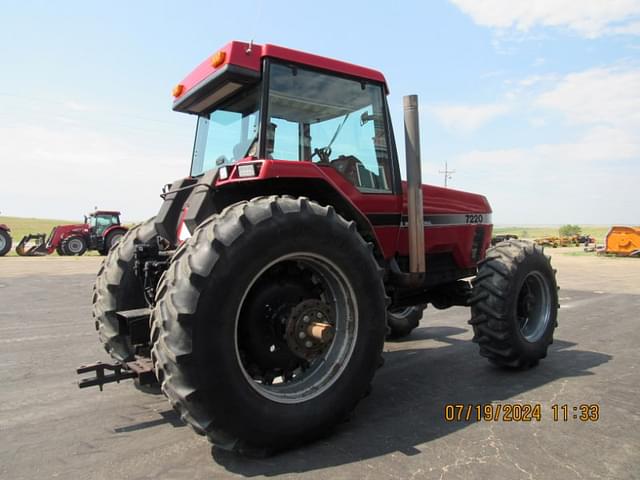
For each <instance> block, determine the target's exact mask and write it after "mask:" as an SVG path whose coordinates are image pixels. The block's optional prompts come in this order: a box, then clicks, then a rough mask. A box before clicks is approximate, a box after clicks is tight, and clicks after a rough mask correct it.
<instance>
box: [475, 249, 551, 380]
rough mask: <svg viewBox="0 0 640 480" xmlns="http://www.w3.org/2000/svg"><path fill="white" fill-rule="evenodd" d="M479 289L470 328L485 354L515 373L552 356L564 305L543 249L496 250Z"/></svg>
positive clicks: (482, 273)
mask: <svg viewBox="0 0 640 480" xmlns="http://www.w3.org/2000/svg"><path fill="white" fill-rule="evenodd" d="M473 285H474V289H473V295H472V297H471V299H470V301H469V303H470V304H471V320H470V321H469V323H470V324H471V325H473V332H474V337H473V341H474V342H476V343H478V344H479V346H480V355H482V356H484V357H486V358H488V359H489V361H490V362H491V363H493V364H495V365H498V366H501V367H511V368H528V367H532V366H535V365H537V364H538V362H539V360H540V359H542V358H545V357H546V356H547V349H548V347H549V345H550V344H551V343H553V332H554V330H555V328H556V326H557V325H558V322H557V317H558V306H559V305H558V287H557V285H556V278H555V270H554V269H553V268H552V267H551V262H550V259H549V257H547V256H545V255H544V253H543V250H542V248H541V247H539V246H537V245H535V244H533V243H531V242H526V241H523V240H508V241H505V242H502V243H499V244H498V245H496V246H495V247H493V248H490V249H489V250H488V251H487V256H486V258H485V260H483V261H482V262H481V265H480V268H479V269H478V275H477V276H476V278H475V279H474V280H473Z"/></svg>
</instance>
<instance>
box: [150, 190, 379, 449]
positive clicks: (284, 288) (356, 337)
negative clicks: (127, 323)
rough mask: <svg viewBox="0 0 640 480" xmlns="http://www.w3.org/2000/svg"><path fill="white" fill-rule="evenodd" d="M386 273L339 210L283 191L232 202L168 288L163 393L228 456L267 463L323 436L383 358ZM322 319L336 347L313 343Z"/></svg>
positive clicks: (159, 307)
mask: <svg viewBox="0 0 640 480" xmlns="http://www.w3.org/2000/svg"><path fill="white" fill-rule="evenodd" d="M381 273H382V271H381V269H380V268H379V267H378V265H377V264H376V262H375V260H374V258H373V255H372V254H371V251H370V250H369V249H368V248H367V245H366V244H365V242H364V241H363V239H362V238H361V237H360V235H359V234H358V233H357V230H356V228H355V224H354V223H353V222H347V221H346V220H345V219H343V218H342V217H340V216H339V215H338V214H336V213H335V211H334V210H333V208H332V207H322V206H320V205H318V204H317V203H315V202H312V201H309V200H308V199H306V198H292V197H275V196H274V197H268V198H267V197H261V198H256V199H253V200H251V201H249V202H241V203H239V204H235V205H232V206H230V207H228V208H226V209H225V210H224V211H223V212H222V213H221V214H219V215H217V216H214V217H211V218H210V219H208V220H207V221H205V222H203V224H201V225H200V226H199V227H198V228H197V230H196V231H195V232H194V235H193V236H192V237H191V238H190V239H189V240H187V241H186V242H185V244H184V245H183V246H182V248H181V249H179V251H178V252H177V253H176V255H175V257H174V260H173V262H172V264H171V265H170V267H169V269H168V270H167V273H166V275H165V276H164V278H163V280H162V281H161V282H160V286H159V288H158V295H157V298H156V300H157V302H156V307H155V308H154V310H153V315H152V325H153V327H152V334H151V338H152V341H153V342H154V346H153V349H152V359H153V361H154V365H155V369H156V376H157V378H158V380H159V381H160V382H161V385H162V391H163V392H164V393H165V394H166V396H167V397H168V398H169V400H170V402H171V403H172V404H173V406H174V407H175V408H176V409H177V410H178V411H179V412H180V414H181V416H182V418H183V419H184V420H185V421H186V422H187V423H189V424H190V425H191V426H192V427H193V428H194V429H195V430H196V432H198V433H200V434H203V435H207V437H208V438H209V440H210V441H212V442H213V443H214V444H215V445H217V446H218V447H221V448H224V449H229V450H234V451H237V452H241V453H245V454H250V455H252V454H259V455H264V454H268V453H273V452H274V451H277V450H281V449H283V448H286V447H289V446H291V445H293V444H300V443H303V442H306V441H309V440H312V439H315V438H317V437H319V436H321V435H323V434H324V433H325V432H327V431H328V430H329V429H330V428H331V427H332V426H333V425H335V424H336V423H338V422H339V421H341V420H342V419H343V418H344V417H345V416H347V414H348V413H349V412H350V411H351V410H352V409H353V408H354V407H355V405H356V404H357V403H358V401H359V400H360V399H361V398H362V397H363V396H364V395H365V394H366V393H367V392H368V390H369V385H370V382H371V379H372V377H373V374H374V372H375V370H376V367H377V365H378V364H379V359H380V354H381V352H382V346H383V342H384V332H385V293H384V287H383V283H382V275H381ZM315 319H320V320H317V321H318V322H319V323H320V324H323V325H324V327H323V329H328V330H330V331H331V332H332V333H331V335H327V339H325V340H317V339H315V338H311V337H309V336H307V335H310V333H309V332H311V331H312V330H309V329H308V327H309V324H307V323H305V322H309V321H311V322H312V323H313V322H315V321H316V320H315ZM303 334H304V335H303ZM312 340H313V341H312Z"/></svg>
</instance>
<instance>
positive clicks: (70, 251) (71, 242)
mask: <svg viewBox="0 0 640 480" xmlns="http://www.w3.org/2000/svg"><path fill="white" fill-rule="evenodd" d="M87 248H88V245H87V241H86V240H85V239H84V238H83V237H81V236H79V235H72V236H70V237H67V238H65V239H64V240H62V242H61V243H60V249H61V250H62V252H63V253H64V254H65V255H70V256H77V257H79V256H81V255H84V253H85V252H86V251H87Z"/></svg>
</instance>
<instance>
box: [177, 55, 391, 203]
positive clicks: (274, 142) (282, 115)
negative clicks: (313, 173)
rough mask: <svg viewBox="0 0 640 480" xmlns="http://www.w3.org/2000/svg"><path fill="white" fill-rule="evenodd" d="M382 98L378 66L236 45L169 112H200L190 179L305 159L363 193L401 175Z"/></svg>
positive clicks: (189, 81)
mask: <svg viewBox="0 0 640 480" xmlns="http://www.w3.org/2000/svg"><path fill="white" fill-rule="evenodd" d="M248 49H254V50H257V49H260V50H261V54H258V55H256V54H255V53H256V52H253V54H252V55H251V54H249V53H251V52H249V53H247V50H248ZM203 76H204V77H205V79H206V80H205V81H204V82H203V81H200V82H197V80H198V79H200V80H202V77H203ZM386 93H387V88H386V83H385V80H384V77H383V75H382V74H381V73H380V72H377V71H375V70H371V69H368V68H364V67H356V66H354V65H350V64H347V63H345V62H340V61H337V60H332V59H326V58H322V57H317V56H315V55H310V54H303V53H302V52H296V51H293V50H289V49H285V48H282V47H276V46H273V45H264V46H257V45H256V46H251V45H247V44H243V43H241V42H232V43H230V44H229V45H227V46H226V47H224V48H223V49H222V50H220V51H219V52H218V53H216V55H214V56H213V57H212V59H211V60H210V61H208V62H205V63H204V64H202V65H201V66H200V67H199V68H198V69H196V71H194V72H193V73H192V75H190V76H189V77H187V78H186V79H185V80H184V81H183V82H182V83H181V84H179V85H178V86H176V88H175V89H174V96H175V102H174V110H177V111H181V112H186V113H191V114H196V115H198V122H197V128H196V140H195V145H194V150H193V158H192V166H191V175H192V176H193V177H198V176H201V175H203V174H204V173H206V172H209V171H211V170H213V169H220V168H222V171H223V172H225V171H226V170H225V168H224V167H225V166H229V165H232V164H234V163H235V162H238V161H240V160H251V159H254V160H255V159H266V160H290V161H306V162H312V163H314V164H315V165H317V166H320V167H331V168H332V169H333V170H334V171H335V172H337V173H338V174H339V175H340V176H341V177H342V178H343V179H345V180H347V181H348V182H349V183H350V184H351V185H352V186H354V187H355V188H357V189H358V190H359V191H360V192H368V193H391V192H392V190H396V191H398V190H399V187H398V188H397V189H394V188H393V185H394V182H396V181H397V182H398V183H397V185H399V172H397V171H394V167H393V165H394V163H393V162H392V158H393V156H395V153H393V154H392V151H393V150H394V149H393V148H392V146H393V139H392V138H391V132H390V128H389V125H390V122H389V117H388V109H387V105H386ZM229 170H230V169H229ZM222 175H223V176H224V175H225V173H222ZM329 175H332V174H331V173H329Z"/></svg>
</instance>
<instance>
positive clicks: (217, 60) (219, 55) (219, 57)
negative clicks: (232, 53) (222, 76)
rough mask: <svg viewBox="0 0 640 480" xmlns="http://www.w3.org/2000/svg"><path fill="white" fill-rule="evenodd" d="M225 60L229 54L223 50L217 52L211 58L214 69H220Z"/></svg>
mask: <svg viewBox="0 0 640 480" xmlns="http://www.w3.org/2000/svg"><path fill="white" fill-rule="evenodd" d="M225 58H227V54H226V53H224V52H223V51H222V50H220V51H219V52H216V53H215V54H214V55H213V57H211V66H212V67H213V68H218V67H219V66H220V65H222V64H223V63H224V60H225Z"/></svg>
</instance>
